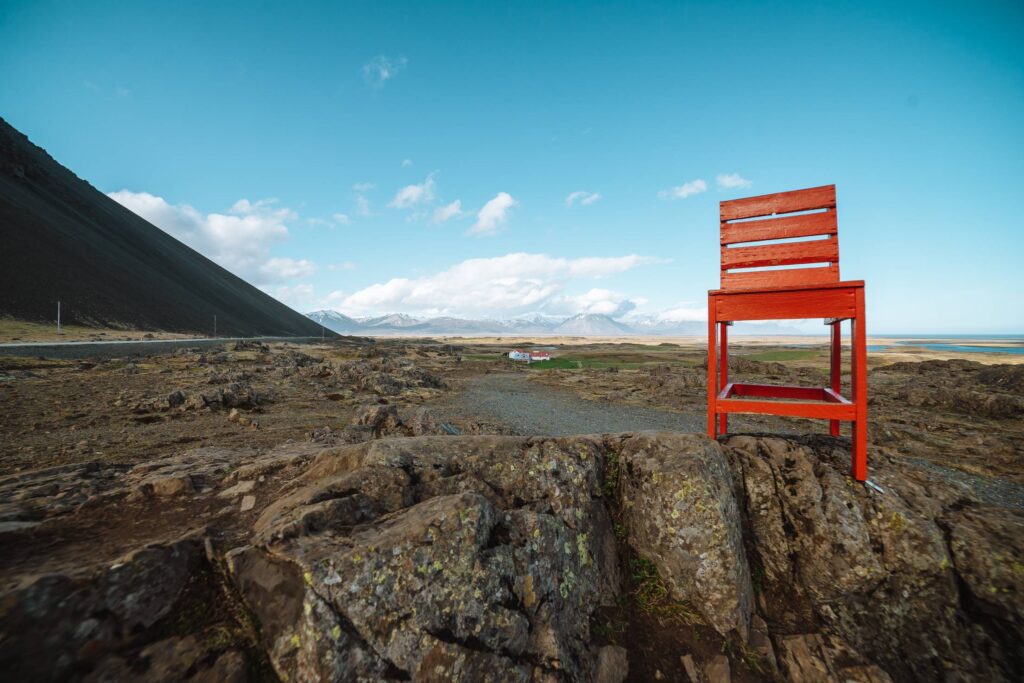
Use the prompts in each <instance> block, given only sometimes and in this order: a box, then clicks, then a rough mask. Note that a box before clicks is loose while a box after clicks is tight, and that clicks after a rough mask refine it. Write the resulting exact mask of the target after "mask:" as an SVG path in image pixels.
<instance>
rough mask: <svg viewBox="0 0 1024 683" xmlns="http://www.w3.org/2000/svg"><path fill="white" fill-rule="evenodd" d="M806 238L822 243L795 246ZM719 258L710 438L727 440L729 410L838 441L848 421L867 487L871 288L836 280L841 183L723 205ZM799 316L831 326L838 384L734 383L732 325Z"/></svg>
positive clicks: (713, 304)
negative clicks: (845, 357)
mask: <svg viewBox="0 0 1024 683" xmlns="http://www.w3.org/2000/svg"><path fill="white" fill-rule="evenodd" d="M809 237H814V238H819V239H811V240H797V241H794V240H793V239H792V238H809ZM721 256H722V261H721V264H722V268H721V274H722V279H721V288H720V289H714V290H711V291H709V292H708V435H709V436H711V437H712V438H715V437H717V436H718V434H719V433H722V434H724V433H726V432H727V431H728V417H729V414H730V413H760V414H767V415H786V416H795V417H810V418H821V419H826V420H829V421H830V423H829V426H830V429H829V431H830V433H831V434H832V435H833V436H838V435H839V421H840V420H847V421H851V422H853V463H852V470H853V477H854V478H855V479H857V480H858V481H864V480H865V479H866V478H867V473H868V458H867V425H868V422H867V419H868V383H867V333H866V331H865V329H864V281H863V280H848V281H845V282H841V281H840V280H839V228H838V224H837V222H836V187H835V185H825V186H822V187H812V188H810V189H806V190H796V191H793V192H780V193H778V194H766V195H762V196H760V197H748V198H745V199H734V200H732V201H728V202H722V203H721ZM778 266H784V267H785V268H778ZM788 266H798V267H796V268H789V267H788ZM801 318H824V319H825V324H826V325H830V326H831V329H832V349H831V386H829V387H825V388H817V387H792V386H773V385H766V384H739V383H732V382H729V351H728V326H729V325H731V324H732V323H733V322H734V321H737V320H785V319H801ZM843 320H849V321H850V322H851V328H852V329H851V337H852V341H853V360H852V368H851V373H850V375H851V378H852V384H853V386H852V393H851V398H850V399H847V398H845V397H844V396H843V395H842V394H841V393H840V388H841V376H842V374H841V360H842V356H841V334H840V324H841V322H842V321H843Z"/></svg>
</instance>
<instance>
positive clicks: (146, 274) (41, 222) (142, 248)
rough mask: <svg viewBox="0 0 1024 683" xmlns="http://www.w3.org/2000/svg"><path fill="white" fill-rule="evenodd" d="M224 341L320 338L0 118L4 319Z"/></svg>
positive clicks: (316, 329) (0, 307)
mask: <svg viewBox="0 0 1024 683" xmlns="http://www.w3.org/2000/svg"><path fill="white" fill-rule="evenodd" d="M57 299H60V300H61V302H62V308H63V310H62V314H63V315H62V317H63V320H64V321H65V322H67V323H68V324H81V325H93V326H112V327H131V328H136V329H149V330H164V331H169V332H197V333H204V334H209V333H211V332H212V327H213V316H214V315H216V316H217V331H218V333H220V334H222V335H230V336H250V335H252V336H256V335H272V336H306V335H311V336H313V335H315V336H319V335H320V326H319V325H318V324H316V323H315V322H313V321H311V320H309V319H308V318H306V317H305V316H304V315H301V314H299V313H297V312H295V311H293V310H292V309H290V308H288V307H287V306H285V305H284V304H282V303H280V302H278V301H276V300H275V299H273V298H272V297H270V296H268V295H267V294H265V293H263V292H262V291H260V290H259V289H257V288H255V287H253V286H252V285H250V284H249V283H247V282H245V281H244V280H242V279H241V278H239V277H237V276H235V275H232V274H231V273H229V272H228V271H226V270H225V269H223V268H221V267H220V266H218V265H217V264H215V263H214V262H213V261H210V260H209V259H207V258H206V257H204V256H202V255H201V254H199V253H198V252H196V251H195V250H193V249H191V248H189V247H187V246H185V245H184V244H182V243H181V242H179V241H178V240H176V239H174V238H173V237H171V236H170V235H168V234H167V233H165V232H163V231H162V230H160V229H159V228H157V227H156V226H154V225H152V224H151V223H149V222H147V221H145V220H143V219H142V218H140V217H139V216H137V215H135V214H134V213H132V212H131V211H129V210H128V209H126V208H124V207H123V206H121V205H120V204H118V203H117V202H115V201H114V200H112V199H110V198H109V197H107V196H106V195H104V194H103V193H102V192H100V191H98V190H97V189H96V188H94V187H92V186H91V185H90V184H89V183H87V182H85V181H84V180H82V179H80V178H78V177H77V176H75V175H74V174H73V173H72V172H71V171H69V170H68V169H66V168H64V167H63V166H61V165H60V164H59V163H57V162H56V161H55V160H54V159H53V158H51V157H50V155H48V154H47V153H46V152H45V151H44V150H42V149H41V148H39V147H37V146H36V145H34V144H32V143H31V142H30V141H29V139H28V138H27V137H25V136H24V135H22V134H21V133H19V132H18V131H17V130H15V129H14V128H12V127H11V126H10V125H9V124H8V123H7V122H6V121H4V120H3V119H0V316H5V317H13V318H19V319H22V320H30V321H40V322H42V321H51V320H53V319H54V317H55V310H56V301H57Z"/></svg>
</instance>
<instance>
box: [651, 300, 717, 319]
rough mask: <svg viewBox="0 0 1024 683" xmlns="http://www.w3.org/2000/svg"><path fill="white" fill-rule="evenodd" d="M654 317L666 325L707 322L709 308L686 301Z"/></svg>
mask: <svg viewBox="0 0 1024 683" xmlns="http://www.w3.org/2000/svg"><path fill="white" fill-rule="evenodd" d="M654 317H655V319H657V320H658V321H659V322H666V323H667V322H671V323H679V322H706V321H707V319H708V307H707V306H698V305H695V304H693V303H691V302H689V301H684V302H682V303H680V304H678V305H677V306H674V307H672V308H669V309H666V310H664V311H660V312H658V313H657V314H656V315H655V316H654Z"/></svg>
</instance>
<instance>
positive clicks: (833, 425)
mask: <svg viewBox="0 0 1024 683" xmlns="http://www.w3.org/2000/svg"><path fill="white" fill-rule="evenodd" d="M842 349H843V334H842V323H841V322H839V321H838V320H836V321H835V322H833V323H832V361H831V367H830V370H831V374H832V391H834V392H836V393H837V394H838V393H840V392H841V390H842V386H843V384H842V381H843V380H842V378H843V352H842ZM828 433H829V434H831V435H832V436H839V420H829V422H828Z"/></svg>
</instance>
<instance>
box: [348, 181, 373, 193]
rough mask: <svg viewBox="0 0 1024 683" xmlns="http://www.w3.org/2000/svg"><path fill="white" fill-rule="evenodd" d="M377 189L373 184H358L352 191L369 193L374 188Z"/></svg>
mask: <svg viewBox="0 0 1024 683" xmlns="http://www.w3.org/2000/svg"><path fill="white" fill-rule="evenodd" d="M375 187H377V186H376V185H374V184H373V183H365V182H364V183H356V184H355V185H353V186H352V189H353V190H355V191H356V192H369V191H370V190H372V189H373V188H375Z"/></svg>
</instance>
